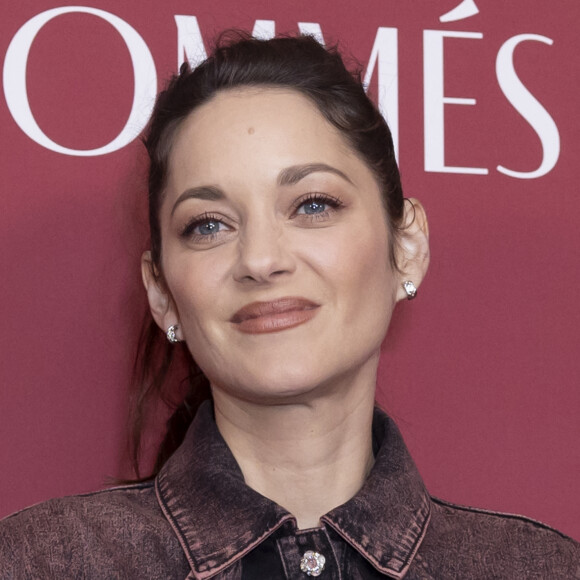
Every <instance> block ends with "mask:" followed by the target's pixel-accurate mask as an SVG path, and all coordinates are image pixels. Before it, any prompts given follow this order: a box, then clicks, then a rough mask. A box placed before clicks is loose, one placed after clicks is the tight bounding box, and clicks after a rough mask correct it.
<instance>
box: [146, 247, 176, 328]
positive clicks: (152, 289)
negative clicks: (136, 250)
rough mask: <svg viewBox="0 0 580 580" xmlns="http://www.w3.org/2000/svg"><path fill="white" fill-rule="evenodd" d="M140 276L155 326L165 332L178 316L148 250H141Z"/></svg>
mask: <svg viewBox="0 0 580 580" xmlns="http://www.w3.org/2000/svg"><path fill="white" fill-rule="evenodd" d="M141 276H142V278H143V285H144V286H145V291H146V292H147V300H148V302H149V309H150V310H151V315H152V316H153V319H154V320H155V322H156V323H157V326H159V328H161V330H163V332H166V331H167V329H168V328H169V327H170V326H171V325H175V324H177V322H178V317H177V313H176V312H175V307H174V305H173V300H172V299H171V296H170V295H169V291H168V290H167V289H166V287H165V284H164V283H163V280H162V278H161V276H160V275H159V273H158V272H157V271H156V267H155V264H153V261H152V259H151V252H150V251H146V252H143V255H142V256H141Z"/></svg>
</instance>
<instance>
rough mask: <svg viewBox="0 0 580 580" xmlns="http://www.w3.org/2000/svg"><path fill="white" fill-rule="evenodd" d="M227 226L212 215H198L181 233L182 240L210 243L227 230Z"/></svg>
mask: <svg viewBox="0 0 580 580" xmlns="http://www.w3.org/2000/svg"><path fill="white" fill-rule="evenodd" d="M228 229H229V228H228V226H227V225H226V224H225V223H224V222H223V221H222V220H221V218H219V217H217V216H212V215H207V214H204V215H200V216H197V217H196V218H194V219H192V220H191V221H190V222H189V223H188V224H186V226H185V227H184V228H183V230H182V232H181V236H182V237H183V238H191V239H192V240H196V241H200V242H201V241H202V240H203V241H211V240H213V239H214V236H217V235H218V234H221V233H222V232H224V231H225V230H228Z"/></svg>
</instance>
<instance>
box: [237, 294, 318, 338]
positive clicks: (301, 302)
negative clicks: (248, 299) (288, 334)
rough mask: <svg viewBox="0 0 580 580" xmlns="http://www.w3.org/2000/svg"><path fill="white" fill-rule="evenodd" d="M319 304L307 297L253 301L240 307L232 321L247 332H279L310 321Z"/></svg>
mask: <svg viewBox="0 0 580 580" xmlns="http://www.w3.org/2000/svg"><path fill="white" fill-rule="evenodd" d="M319 306H320V305H319V304H316V303H314V302H312V301H310V300H307V299H306V298H294V297H288V298H280V299H278V300H273V301H271V302H252V303H251V304H247V305H246V306H244V307H243V308H240V310H238V311H237V312H236V313H235V314H234V315H233V316H232V318H231V319H230V322H233V323H234V324H235V325H236V327H237V329H238V330H239V331H240V332H244V333H246V334H264V333H268V332H279V331H281V330H287V329H290V328H294V327H295V326H299V325H300V324H304V323H305V322H308V321H309V320H310V319H311V318H313V317H314V316H315V315H316V313H317V312H318V308H319Z"/></svg>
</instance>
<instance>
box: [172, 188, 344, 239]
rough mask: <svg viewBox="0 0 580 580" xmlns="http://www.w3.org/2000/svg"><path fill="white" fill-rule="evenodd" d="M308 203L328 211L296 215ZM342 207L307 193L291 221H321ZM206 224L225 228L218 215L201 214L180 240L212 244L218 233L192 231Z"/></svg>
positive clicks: (333, 200)
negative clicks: (298, 219)
mask: <svg viewBox="0 0 580 580" xmlns="http://www.w3.org/2000/svg"><path fill="white" fill-rule="evenodd" d="M308 203H319V204H321V205H322V204H324V205H327V206H330V209H325V210H324V211H321V212H319V213H312V214H307V213H301V214H299V213H298V210H299V209H300V208H301V207H302V206H303V205H306V204H308ZM342 206H343V203H342V201H341V200H340V199H339V198H337V197H333V196H331V195H328V194H325V193H309V194H307V195H306V196H305V197H302V198H300V199H298V200H297V201H296V202H295V203H294V205H293V212H292V219H296V218H297V217H298V216H300V219H308V220H310V221H312V222H315V221H321V220H324V219H326V218H328V217H329V216H330V214H331V213H332V212H333V211H336V210H338V209H340V208H341V207H342ZM208 222H216V223H219V224H222V225H225V226H226V227H227V224H225V223H224V221H223V218H222V217H221V216H219V215H216V214H212V213H208V212H206V213H203V214H201V215H199V216H195V217H194V218H193V219H192V220H190V221H189V222H188V223H187V224H186V225H185V227H184V228H183V229H182V231H181V234H180V235H181V237H182V238H188V239H192V240H194V241H203V242H212V241H214V240H215V238H216V236H217V235H218V233H219V232H216V233H213V234H206V235H204V234H195V233H194V230H195V228H197V227H198V226H202V225H204V224H207V223H208Z"/></svg>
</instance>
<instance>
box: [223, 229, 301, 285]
mask: <svg viewBox="0 0 580 580" xmlns="http://www.w3.org/2000/svg"><path fill="white" fill-rule="evenodd" d="M238 244H239V246H238V260H237V263H236V265H235V268H234V279H235V280H236V281H238V282H244V283H251V282H254V283H261V284H263V283H269V282H272V281H273V280H274V279H275V278H278V277H280V276H283V275H284V274H290V273H292V272H293V271H294V270H295V268H296V264H295V259H294V256H293V254H292V252H291V249H290V247H289V244H288V240H287V239H286V236H285V235H284V228H283V225H281V224H279V223H277V222H275V221H271V220H266V219H254V220H252V221H251V222H248V223H247V224H246V225H245V227H244V228H243V231H242V232H241V235H240V237H239V241H238Z"/></svg>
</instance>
